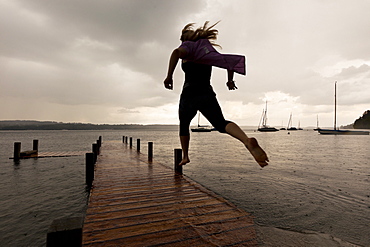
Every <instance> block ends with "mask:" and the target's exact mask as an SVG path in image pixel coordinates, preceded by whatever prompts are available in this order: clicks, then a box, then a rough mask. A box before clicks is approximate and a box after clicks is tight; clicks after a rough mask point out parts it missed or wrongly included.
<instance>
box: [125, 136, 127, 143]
mask: <svg viewBox="0 0 370 247" xmlns="http://www.w3.org/2000/svg"><path fill="white" fill-rule="evenodd" d="M125 143H126V144H127V136H125Z"/></svg>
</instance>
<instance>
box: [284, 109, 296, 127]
mask: <svg viewBox="0 0 370 247" xmlns="http://www.w3.org/2000/svg"><path fill="white" fill-rule="evenodd" d="M291 124H292V113H290V117H289V122H288V127H286V129H287V130H297V128H296V127H292V126H291Z"/></svg>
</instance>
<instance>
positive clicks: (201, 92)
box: [164, 22, 268, 167]
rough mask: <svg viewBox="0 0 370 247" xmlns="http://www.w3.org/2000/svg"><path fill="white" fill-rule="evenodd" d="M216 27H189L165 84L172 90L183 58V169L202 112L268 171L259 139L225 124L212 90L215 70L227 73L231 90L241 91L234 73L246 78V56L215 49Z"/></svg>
mask: <svg viewBox="0 0 370 247" xmlns="http://www.w3.org/2000/svg"><path fill="white" fill-rule="evenodd" d="M216 24H217V23H216ZM216 24H214V25H212V26H210V27H208V22H205V24H204V25H203V26H202V27H200V28H198V29H195V30H194V29H193V26H194V24H193V23H190V24H188V25H186V26H185V27H184V29H183V30H182V35H181V38H180V40H181V41H182V44H181V45H180V47H178V48H176V49H175V50H174V51H173V52H172V54H171V57H170V62H169V66H168V73H167V77H166V79H165V80H164V86H165V88H167V89H170V90H172V88H173V79H172V76H173V72H174V70H175V68H176V65H177V63H178V60H179V59H180V58H181V59H182V63H181V67H182V70H183V71H184V73H185V83H184V86H183V90H182V93H181V97H180V104H179V119H180V142H181V147H182V150H183V159H182V161H181V162H180V164H179V165H185V164H187V163H189V162H190V159H189V142H190V132H189V127H190V122H191V120H192V119H193V118H194V117H195V115H196V113H197V111H200V112H201V113H202V114H203V115H204V116H205V117H206V118H207V120H208V121H209V122H210V123H211V124H212V125H213V127H215V128H216V129H217V130H218V131H219V132H221V133H227V134H229V135H231V136H233V137H234V138H236V139H238V140H240V141H241V142H242V143H243V144H244V145H245V147H246V148H247V149H248V150H249V152H250V153H251V154H252V156H253V157H254V159H255V160H256V161H257V163H258V164H259V165H260V166H261V167H264V166H266V165H268V163H267V162H268V158H267V155H266V153H265V151H264V150H263V149H262V148H261V147H260V146H259V145H258V142H257V140H256V139H255V138H253V137H252V138H249V137H248V136H247V135H246V134H245V133H244V131H243V130H241V128H240V127H239V126H238V125H237V124H235V123H233V122H231V121H227V120H225V118H224V116H223V114H222V111H221V108H220V106H219V104H218V101H217V99H216V94H215V93H214V91H213V89H212V86H211V73H212V66H217V67H220V68H224V69H226V70H227V82H226V85H227V87H228V89H229V90H235V89H237V87H236V85H235V81H234V80H233V78H234V72H237V73H240V74H245V58H244V56H241V55H226V54H220V53H218V52H217V51H216V50H215V49H214V47H213V46H218V45H217V44H215V43H213V42H212V41H214V40H216V38H217V34H218V31H217V30H216V29H213V27H214V26H215V25H216Z"/></svg>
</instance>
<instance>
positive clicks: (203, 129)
mask: <svg viewBox="0 0 370 247" xmlns="http://www.w3.org/2000/svg"><path fill="white" fill-rule="evenodd" d="M199 120H200V112H198V126H197V127H196V128H191V131H192V132H211V131H212V128H210V127H209V126H201V125H200V124H199Z"/></svg>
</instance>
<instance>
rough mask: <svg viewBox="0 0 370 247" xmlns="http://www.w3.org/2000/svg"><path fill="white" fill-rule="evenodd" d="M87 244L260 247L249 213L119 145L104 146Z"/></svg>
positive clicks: (86, 225)
mask: <svg viewBox="0 0 370 247" xmlns="http://www.w3.org/2000/svg"><path fill="white" fill-rule="evenodd" d="M185 170H186V168H185ZM82 239H83V240H82V241H83V246H197V247H198V246H257V245H258V241H257V237H256V231H255V226H254V223H253V217H252V216H251V215H250V214H249V213H247V212H245V211H243V210H241V209H239V208H237V207H236V206H235V205H233V204H232V203H230V202H228V201H227V200H225V199H224V198H222V197H220V196H219V195H216V194H215V193H213V192H212V191H210V190H208V189H206V188H204V187H203V186H201V185H199V184H198V183H196V182H194V181H193V180H191V179H190V178H188V177H186V176H185V175H181V174H176V173H175V172H174V170H173V169H171V168H169V167H167V166H164V165H162V164H159V163H156V162H154V161H153V162H149V161H147V157H146V156H144V155H142V154H140V153H139V152H137V150H136V149H133V148H132V147H131V145H130V146H128V145H127V144H125V143H119V142H105V143H104V144H103V145H102V146H101V152H100V155H99V156H98V158H97V162H96V166H95V176H94V181H93V185H92V188H91V191H90V198H89V204H88V208H87V212H86V217H85V220H84V225H83V236H82Z"/></svg>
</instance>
